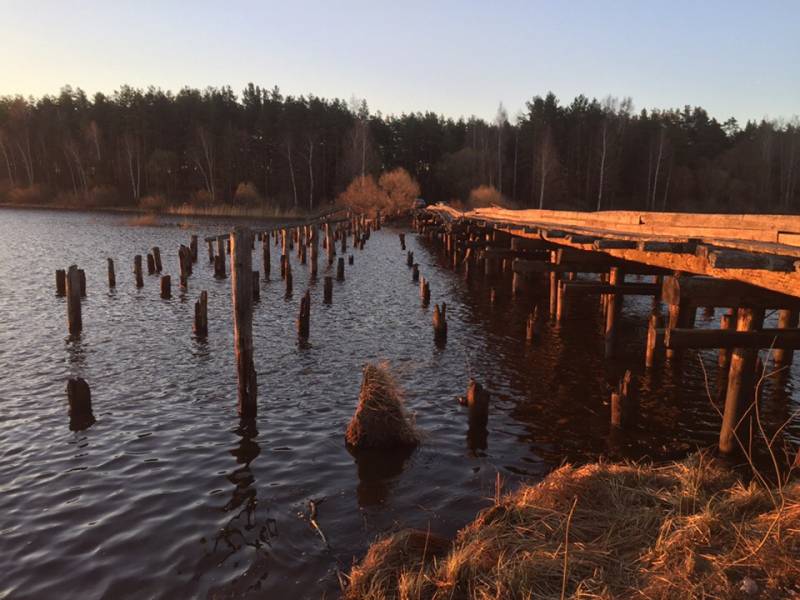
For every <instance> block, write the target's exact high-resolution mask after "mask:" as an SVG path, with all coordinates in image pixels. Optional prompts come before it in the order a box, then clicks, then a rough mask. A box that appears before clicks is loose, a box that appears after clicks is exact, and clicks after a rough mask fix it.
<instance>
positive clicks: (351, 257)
mask: <svg viewBox="0 0 800 600" xmlns="http://www.w3.org/2000/svg"><path fill="white" fill-rule="evenodd" d="M353 260H354V259H353V255H352V254H350V255H349V256H348V257H347V264H348V265H352V264H353Z"/></svg>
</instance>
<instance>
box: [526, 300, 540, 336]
mask: <svg viewBox="0 0 800 600" xmlns="http://www.w3.org/2000/svg"><path fill="white" fill-rule="evenodd" d="M541 328H542V324H541V322H540V320H539V307H538V306H534V307H533V310H532V311H531V314H529V315H528V319H527V321H526V322H525V341H526V342H528V343H529V344H530V343H531V342H534V341H535V340H536V339H538V338H539V336H540V335H541Z"/></svg>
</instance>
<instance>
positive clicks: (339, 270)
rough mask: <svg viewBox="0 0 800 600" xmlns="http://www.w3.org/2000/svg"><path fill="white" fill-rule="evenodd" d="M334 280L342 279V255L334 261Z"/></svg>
mask: <svg viewBox="0 0 800 600" xmlns="http://www.w3.org/2000/svg"><path fill="white" fill-rule="evenodd" d="M336 281H344V256H340V257H339V260H338V261H337V262H336Z"/></svg>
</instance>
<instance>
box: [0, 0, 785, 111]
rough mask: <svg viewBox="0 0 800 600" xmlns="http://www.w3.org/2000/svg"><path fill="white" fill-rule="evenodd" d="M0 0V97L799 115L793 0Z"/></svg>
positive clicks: (415, 108) (396, 108) (385, 108)
mask: <svg viewBox="0 0 800 600" xmlns="http://www.w3.org/2000/svg"><path fill="white" fill-rule="evenodd" d="M225 4H226V5H225V6H223V3H222V2H219V1H217V2H207V1H201V0H196V1H193V2H188V1H185V2H177V1H173V0H162V1H160V2H159V1H156V0H138V1H137V2H133V1H128V0H113V1H108V0H106V1H105V2H97V1H95V0H83V1H80V0H77V1H75V2H63V0H0V95H16V94H22V95H26V96H27V95H34V96H40V95H43V94H57V93H58V91H59V89H60V88H61V87H62V86H63V85H65V84H70V85H72V86H73V87H81V88H82V89H83V90H85V91H86V92H87V93H88V94H90V95H91V94H94V93H95V92H97V91H102V92H105V93H111V92H113V91H114V90H115V89H117V88H119V86H120V85H122V84H129V85H132V86H135V87H147V86H149V85H154V86H157V87H161V88H163V89H171V90H173V91H177V90H179V89H180V88H181V87H183V86H186V85H188V86H192V87H200V88H202V87H206V86H208V85H213V86H221V85H230V86H231V87H232V88H233V89H234V91H236V92H237V93H239V92H240V91H241V90H242V88H243V87H244V86H245V84H246V83H247V82H250V81H252V82H254V83H257V84H259V85H262V86H265V87H272V86H273V85H278V86H279V87H280V88H281V91H282V92H283V93H285V94H294V95H299V94H308V93H313V94H316V95H318V96H323V97H327V98H332V97H338V98H343V99H345V100H347V99H349V98H351V97H352V96H356V97H359V98H362V97H363V98H365V99H366V100H367V102H368V103H369V106H370V108H371V110H372V111H373V112H374V111H378V110H380V111H381V112H383V113H384V114H390V113H395V114H399V113H402V112H411V111H424V110H434V111H436V112H439V113H442V114H444V115H447V116H452V117H459V116H470V115H473V114H474V115H478V116H481V117H485V118H488V119H491V118H493V116H494V114H495V112H496V110H497V106H498V104H499V102H501V101H502V102H503V104H504V105H505V107H506V109H507V110H508V113H509V115H510V116H511V117H512V118H513V116H514V114H515V113H516V112H517V111H518V110H519V109H521V108H523V107H524V104H525V101H526V100H529V99H530V98H531V97H533V96H534V95H536V94H541V95H544V94H545V93H546V92H547V91H548V90H552V91H553V92H554V93H555V94H556V95H557V96H558V97H559V99H560V100H561V102H562V103H563V104H567V103H569V102H570V101H571V100H572V98H573V97H574V96H575V95H577V94H579V93H583V94H585V95H587V96H589V97H590V98H591V97H597V98H598V99H601V98H603V97H605V96H606V95H608V94H611V95H614V96H618V97H623V96H631V97H632V98H633V101H634V106H635V108H636V110H637V111H638V110H640V109H642V108H648V109H649V108H653V107H656V108H679V107H682V106H683V105H685V104H689V105H692V106H702V107H704V108H705V109H707V110H708V112H709V113H710V114H711V115H712V116H714V117H716V118H718V119H719V120H720V121H724V120H725V119H727V118H728V117H730V116H734V117H736V118H737V119H738V120H739V121H740V123H741V124H744V122H745V121H746V120H748V119H761V118H770V119H775V118H784V119H787V120H788V119H789V118H791V117H793V116H795V115H799V114H800V28H799V27H800V1H798V0H783V1H778V0H774V1H759V2H754V1H750V2H743V1H739V0H732V1H728V2H724V1H716V0H715V1H706V2H700V1H695V2H691V1H687V0H681V1H673V2H650V1H647V2H645V1H640V2H635V1H633V0H619V1H615V0H609V1H606V2H591V1H588V0H569V1H568V2H538V1H529V2H524V1H509V2H494V3H490V2H472V1H461V2H457V1H454V0H451V1H440V2H430V1H429V2H422V1H417V0H413V1H405V2H402V3H400V2H388V1H386V2H384V1H381V0H373V1H371V2H365V1H344V0H343V1H340V2H331V1H328V2H324V1H307V0H293V1H291V2H285V1H284V2H273V1H263V2H245V1H236V0H230V1H229V2H227V3H225Z"/></svg>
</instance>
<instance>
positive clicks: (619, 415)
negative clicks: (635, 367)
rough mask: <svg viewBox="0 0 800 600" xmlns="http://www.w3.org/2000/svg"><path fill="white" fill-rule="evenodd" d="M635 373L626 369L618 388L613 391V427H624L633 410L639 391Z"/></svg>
mask: <svg viewBox="0 0 800 600" xmlns="http://www.w3.org/2000/svg"><path fill="white" fill-rule="evenodd" d="M635 385H636V384H635V381H634V379H633V374H632V373H631V371H630V370H627V371H625V375H623V377H622V379H621V380H620V382H619V385H618V386H617V389H616V390H614V391H612V392H611V425H612V427H624V426H625V423H626V421H627V419H628V417H629V416H630V413H631V412H632V410H633V408H634V406H635V403H636V399H637V398H636V396H637V391H636V387H635Z"/></svg>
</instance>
